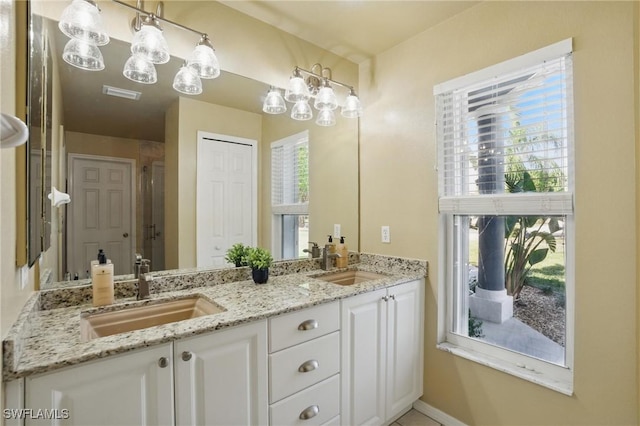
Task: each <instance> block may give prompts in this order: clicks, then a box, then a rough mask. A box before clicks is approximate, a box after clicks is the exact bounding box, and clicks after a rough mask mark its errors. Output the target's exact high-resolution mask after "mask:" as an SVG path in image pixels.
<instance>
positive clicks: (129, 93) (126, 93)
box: [102, 84, 142, 101]
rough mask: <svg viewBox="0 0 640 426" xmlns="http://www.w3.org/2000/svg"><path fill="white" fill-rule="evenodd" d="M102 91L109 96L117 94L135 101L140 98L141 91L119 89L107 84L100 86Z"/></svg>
mask: <svg viewBox="0 0 640 426" xmlns="http://www.w3.org/2000/svg"><path fill="white" fill-rule="evenodd" d="M102 93H104V94H105V95H110V96H117V97H119V98H125V99H131V100H132V101H137V100H138V99H140V96H141V95H142V93H140V92H136V91H134V90H127V89H121V88H119V87H113V86H107V85H106V84H105V85H103V86H102Z"/></svg>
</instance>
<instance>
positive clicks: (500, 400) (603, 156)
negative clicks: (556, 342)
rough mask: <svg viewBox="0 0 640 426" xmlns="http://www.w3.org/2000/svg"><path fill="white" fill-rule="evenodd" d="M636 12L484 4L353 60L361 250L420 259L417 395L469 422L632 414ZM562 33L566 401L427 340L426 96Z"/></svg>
mask: <svg viewBox="0 0 640 426" xmlns="http://www.w3.org/2000/svg"><path fill="white" fill-rule="evenodd" d="M636 8H637V5H634V3H632V2H485V3H482V4H480V5H478V6H476V7H474V8H472V9H469V10H468V11H466V12H464V13H462V14H460V15H458V16H456V17H453V18H452V19H450V20H448V21H446V22H443V23H442V24H440V25H438V26H436V27H434V28H432V29H430V30H428V31H425V32H424V33H422V34H420V35H419V36H417V37H415V38H412V39H410V40H408V41H406V42H404V43H402V44H400V45H398V46H396V47H394V48H392V49H390V50H389V51H387V52H385V53H383V54H381V55H378V56H377V57H376V58H375V59H374V60H372V61H371V62H370V63H369V64H365V66H363V67H362V68H361V72H360V84H361V91H362V95H363V103H364V105H366V109H365V116H364V118H363V119H362V127H361V131H362V147H361V152H362V161H361V182H362V188H361V194H362V195H361V198H362V206H361V208H362V216H361V221H362V225H361V226H362V237H361V239H362V250H363V251H366V252H374V253H384V254H394V255H400V256H408V257H418V258H424V259H428V260H429V262H430V276H429V279H428V281H427V291H426V296H427V297H426V318H425V324H426V329H425V373H424V380H425V382H424V383H425V392H424V395H423V397H422V400H424V401H425V402H427V403H428V404H430V405H432V406H434V407H436V408H438V409H440V410H442V411H444V412H446V413H448V414H449V415H451V416H454V417H455V418H457V419H459V420H461V421H463V422H465V423H467V424H470V425H472V424H473V425H479V424H492V425H497V424H536V425H543V424H549V425H551V424H625V425H630V424H637V422H638V420H639V419H638V386H637V384H636V382H637V378H638V375H637V369H638V364H637V362H638V358H637V355H636V352H637V349H638V345H637V340H638V336H637V335H638V332H637V321H636V320H637V310H638V306H637V303H638V298H637V297H636V291H637V284H636V282H637V278H636V264H637V253H636V249H637V243H636V235H637V234H636V227H637V224H636V219H637V218H638V216H637V213H636V206H637V204H636V197H637V187H636V183H637V181H636V175H635V170H634V169H635V166H636V164H637V161H636V160H635V158H636V152H635V144H634V139H635V138H637V131H634V124H637V120H638V119H637V115H638V113H639V111H638V109H637V106H638V105H637V100H636V102H635V104H634V97H635V95H634V93H635V94H637V87H636V88H635V89H634V77H635V79H637V75H636V76H634V74H633V70H634V62H633V60H634V53H637V40H636V41H635V44H634V34H635V35H636V37H637V33H634V20H635V25H636V26H637V21H638V13H637V10H636ZM568 37H573V38H574V51H575V54H574V82H575V88H574V90H575V136H576V194H575V205H576V232H577V235H576V257H577V265H576V281H577V282H576V291H575V292H576V330H575V342H576V343H575V387H574V389H575V395H574V396H572V397H567V396H564V395H562V394H559V393H557V392H554V391H551V390H548V389H546V388H544V387H541V386H538V385H535V384H532V383H529V382H527V381H523V380H520V379H517V378H514V377H512V376H510V375H507V374H504V373H501V372H498V371H496V370H493V369H490V368H488V367H484V366H481V365H479V364H476V363H473V362H470V361H468V360H465V359H462V358H459V357H456V356H454V355H452V354H449V353H445V352H442V351H439V350H437V349H436V343H437V342H436V339H437V337H436V327H437V324H436V321H437V308H438V307H437V305H436V299H437V283H438V279H439V278H440V274H441V271H440V269H439V267H438V209H437V175H436V171H435V170H434V166H435V164H436V144H435V130H434V122H435V115H434V97H433V95H432V90H433V86H434V85H435V84H438V83H441V82H444V81H447V80H449V79H451V78H454V77H458V76H460V75H464V74H466V73H469V72H472V71H475V70H478V69H482V68H484V67H486V66H489V65H492V64H495V63H498V62H501V61H504V60H506V59H509V58H512V57H515V56H518V55H521V54H524V53H527V52H529V51H532V50H535V49H538V48H540V47H543V46H546V45H549V44H552V43H554V42H557V41H560V40H562V39H565V38H568ZM634 48H636V51H635V52H634ZM636 70H637V68H636ZM634 90H635V92H634ZM634 108H635V109H634ZM634 120H635V122H634ZM381 199H383V200H384V201H385V202H384V203H382V202H381ZM380 225H390V226H391V238H392V242H391V244H388V245H382V244H381V243H380V242H379V234H380Z"/></svg>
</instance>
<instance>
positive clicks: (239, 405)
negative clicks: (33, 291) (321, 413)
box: [25, 320, 269, 426]
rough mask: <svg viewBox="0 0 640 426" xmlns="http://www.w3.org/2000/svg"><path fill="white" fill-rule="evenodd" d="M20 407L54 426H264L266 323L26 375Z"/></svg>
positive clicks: (267, 401) (267, 402) (266, 417)
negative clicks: (39, 412) (40, 414)
mask: <svg viewBox="0 0 640 426" xmlns="http://www.w3.org/2000/svg"><path fill="white" fill-rule="evenodd" d="M174 371H175V386H174ZM174 390H175V392H174ZM25 407H28V408H42V409H47V410H49V412H50V414H48V415H50V416H52V417H56V418H53V419H51V421H50V423H51V424H56V425H57V424H60V422H61V423H62V424H65V425H82V426H85V425H174V424H178V425H181V426H182V425H225V426H227V425H263V424H267V422H268V413H269V411H268V410H269V400H268V372H267V321H266V320H263V321H257V322H254V323H250V324H247V325H242V326H238V327H232V328H229V329H227V330H224V331H217V332H213V333H208V334H203V335H199V336H196V337H191V338H187V339H183V340H179V341H176V342H174V343H165V344H162V345H159V346H154V347H151V348H146V349H138V350H135V351H133V352H130V353H127V354H123V355H117V356H114V357H109V358H107V359H104V360H97V361H93V362H90V363H87V364H82V365H80V366H76V367H70V368H65V369H63V370H59V371H56V372H52V373H47V374H41V375H37V376H33V377H28V378H27V379H26V400H25ZM174 407H175V411H174ZM33 415H34V416H35V415H36V413H35V412H34V414H33ZM66 417H68V419H67V418H66ZM34 423H37V424H43V423H42V420H37V419H33V420H30V419H27V421H26V425H30V424H34Z"/></svg>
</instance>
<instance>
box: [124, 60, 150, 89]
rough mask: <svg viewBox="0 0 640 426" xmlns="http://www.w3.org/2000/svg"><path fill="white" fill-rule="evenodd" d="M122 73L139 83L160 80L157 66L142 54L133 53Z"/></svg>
mask: <svg viewBox="0 0 640 426" xmlns="http://www.w3.org/2000/svg"><path fill="white" fill-rule="evenodd" d="M122 74H123V75H124V76H125V77H127V78H128V79H129V80H132V81H135V82H137V83H143V84H153V83H155V82H156V81H158V73H157V72H156V67H155V66H154V65H153V64H152V63H151V62H150V61H148V60H147V59H145V58H144V57H142V56H140V55H131V56H130V57H129V59H127V62H125V64H124V70H123V71H122Z"/></svg>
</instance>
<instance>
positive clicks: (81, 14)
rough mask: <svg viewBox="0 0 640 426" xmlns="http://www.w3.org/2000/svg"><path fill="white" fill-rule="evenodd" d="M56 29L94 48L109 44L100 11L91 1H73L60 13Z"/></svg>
mask: <svg viewBox="0 0 640 426" xmlns="http://www.w3.org/2000/svg"><path fill="white" fill-rule="evenodd" d="M58 28H60V31H62V32H63V33H64V34H65V35H67V36H68V37H69V38H74V39H78V40H84V41H87V42H91V43H93V44H95V45H96V46H104V45H105V44H107V43H109V35H108V34H107V32H106V31H105V29H104V27H103V25H102V16H101V15H100V9H99V8H98V5H96V3H95V2H94V1H92V0H73V1H72V2H71V4H70V5H69V6H67V7H66V8H65V9H64V10H63V11H62V16H61V17H60V22H58Z"/></svg>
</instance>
